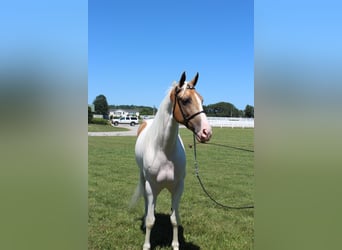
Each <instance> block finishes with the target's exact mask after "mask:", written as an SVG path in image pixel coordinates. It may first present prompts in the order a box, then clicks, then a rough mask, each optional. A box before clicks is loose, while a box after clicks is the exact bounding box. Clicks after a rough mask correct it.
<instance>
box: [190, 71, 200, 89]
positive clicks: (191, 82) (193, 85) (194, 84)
mask: <svg viewBox="0 0 342 250" xmlns="http://www.w3.org/2000/svg"><path fill="white" fill-rule="evenodd" d="M197 80H198V72H197V73H196V75H195V77H194V79H192V80H191V81H190V82H189V85H190V86H192V87H195V86H196V83H197Z"/></svg>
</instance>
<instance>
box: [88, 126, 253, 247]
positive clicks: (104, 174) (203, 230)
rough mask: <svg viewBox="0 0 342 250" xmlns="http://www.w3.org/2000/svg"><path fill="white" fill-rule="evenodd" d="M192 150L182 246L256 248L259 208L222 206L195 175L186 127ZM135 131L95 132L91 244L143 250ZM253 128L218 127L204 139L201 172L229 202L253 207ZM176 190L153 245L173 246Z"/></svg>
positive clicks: (162, 203)
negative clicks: (120, 134)
mask: <svg viewBox="0 0 342 250" xmlns="http://www.w3.org/2000/svg"><path fill="white" fill-rule="evenodd" d="M180 132H181V136H182V138H183V142H184V145H185V148H186V153H187V177H186V179H185V188H184V193H183V196H182V200H181V203H180V216H181V220H182V224H181V227H180V231H179V239H180V243H181V249H239V250H240V249H253V242H254V240H253V239H254V238H253V234H254V217H253V209H246V210H229V209H224V208H221V207H219V206H217V205H215V204H214V203H213V202H212V201H211V200H210V199H209V198H208V197H207V196H206V195H205V194H204V192H203V191H202V189H201V187H200V185H199V184H198V181H197V179H196V177H195V175H194V166H193V162H194V161H193V151H192V149H191V148H190V147H189V146H190V145H192V144H193V138H192V134H191V133H190V132H189V131H188V130H186V129H181V130H180ZM135 140H136V138H135V137H88V165H89V166H88V174H89V177H88V189H89V190H88V206H89V221H88V241H89V245H88V247H89V249H101V250H102V249H141V248H142V245H143V242H144V231H143V230H142V216H143V213H144V212H143V199H141V200H140V202H139V203H138V205H137V207H136V208H134V209H133V210H132V211H128V204H129V201H130V199H131V196H132V194H133V192H134V189H135V187H136V185H137V183H138V178H139V171H138V167H137V165H136V163H135V159H134V144H135ZM253 141H254V130H253V129H237V128H234V129H231V128H214V131H213V138H212V140H211V142H210V143H209V144H197V150H198V152H197V157H198V162H199V173H200V176H201V179H202V181H203V183H204V185H205V186H206V188H207V190H208V192H209V193H210V194H211V195H212V196H213V197H214V198H215V199H217V200H218V201H219V202H220V203H223V204H225V205H230V206H239V205H252V204H253V194H254V168H253V160H254V149H253ZM170 202H171V201H170V195H169V193H168V192H167V190H164V191H163V192H162V193H161V194H160V195H159V196H158V201H157V208H156V224H155V226H154V228H153V230H152V235H151V243H152V246H154V249H171V247H170V243H171V240H172V229H171V224H170V222H169V213H170Z"/></svg>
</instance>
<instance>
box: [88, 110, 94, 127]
mask: <svg viewBox="0 0 342 250" xmlns="http://www.w3.org/2000/svg"><path fill="white" fill-rule="evenodd" d="M92 119H93V112H91V107H89V106H88V123H91V120H92Z"/></svg>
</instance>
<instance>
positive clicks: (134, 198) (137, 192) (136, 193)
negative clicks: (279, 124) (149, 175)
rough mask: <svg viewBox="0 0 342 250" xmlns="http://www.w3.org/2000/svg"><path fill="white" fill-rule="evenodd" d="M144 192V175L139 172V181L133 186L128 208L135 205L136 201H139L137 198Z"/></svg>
mask: <svg viewBox="0 0 342 250" xmlns="http://www.w3.org/2000/svg"><path fill="white" fill-rule="evenodd" d="M143 194H144V177H143V174H142V173H141V174H140V181H139V184H138V185H137V187H136V188H135V191H134V194H133V196H132V199H131V202H130V204H129V208H130V209H132V208H134V207H135V205H136V204H137V202H138V201H139V198H140V197H141V196H143Z"/></svg>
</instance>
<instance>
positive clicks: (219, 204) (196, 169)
mask: <svg viewBox="0 0 342 250" xmlns="http://www.w3.org/2000/svg"><path fill="white" fill-rule="evenodd" d="M193 136H194V158H195V162H194V164H195V174H196V177H197V179H198V182H199V184H200V186H201V187H202V189H203V191H204V193H205V194H206V195H207V196H208V197H209V198H210V200H212V201H213V202H214V203H215V204H216V205H218V206H220V207H223V208H226V209H248V208H254V206H253V205H249V206H241V207H232V206H227V205H223V204H222V203H220V202H218V201H216V200H215V199H214V198H213V197H212V196H211V195H210V194H209V193H208V191H207V190H206V189H205V187H204V185H203V183H202V180H201V178H200V176H199V173H198V162H197V150H196V138H195V134H193Z"/></svg>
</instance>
